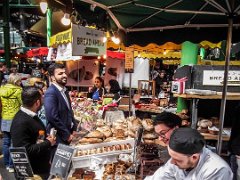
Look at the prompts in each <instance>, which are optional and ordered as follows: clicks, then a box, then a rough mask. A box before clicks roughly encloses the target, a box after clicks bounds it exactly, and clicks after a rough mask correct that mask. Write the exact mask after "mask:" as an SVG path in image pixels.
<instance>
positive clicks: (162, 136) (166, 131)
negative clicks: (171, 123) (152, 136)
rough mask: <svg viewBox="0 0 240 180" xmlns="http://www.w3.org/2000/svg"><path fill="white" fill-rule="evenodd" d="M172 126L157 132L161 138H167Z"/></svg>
mask: <svg viewBox="0 0 240 180" xmlns="http://www.w3.org/2000/svg"><path fill="white" fill-rule="evenodd" d="M171 129H172V128H169V129H168V130H162V131H160V132H159V133H156V134H157V135H158V136H159V137H161V138H166V134H167V133H168V132H169V131H170V130H171Z"/></svg>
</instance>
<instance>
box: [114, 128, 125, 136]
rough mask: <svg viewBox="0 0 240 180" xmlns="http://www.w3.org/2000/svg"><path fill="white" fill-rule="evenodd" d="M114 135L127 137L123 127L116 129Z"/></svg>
mask: <svg viewBox="0 0 240 180" xmlns="http://www.w3.org/2000/svg"><path fill="white" fill-rule="evenodd" d="M113 136H114V137H116V138H124V137H125V133H124V130H123V129H115V130H114V131H113Z"/></svg>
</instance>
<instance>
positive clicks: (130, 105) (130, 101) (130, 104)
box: [128, 73, 132, 117]
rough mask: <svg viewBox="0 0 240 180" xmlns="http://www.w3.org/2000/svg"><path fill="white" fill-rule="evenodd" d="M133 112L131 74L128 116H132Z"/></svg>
mask: <svg viewBox="0 0 240 180" xmlns="http://www.w3.org/2000/svg"><path fill="white" fill-rule="evenodd" d="M131 110H132V73H129V109H128V116H129V117H130V116H131Z"/></svg>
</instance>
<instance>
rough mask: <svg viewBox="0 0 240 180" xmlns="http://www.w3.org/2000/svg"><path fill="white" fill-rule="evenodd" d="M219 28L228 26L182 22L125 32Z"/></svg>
mask: <svg viewBox="0 0 240 180" xmlns="http://www.w3.org/2000/svg"><path fill="white" fill-rule="evenodd" d="M233 26H234V27H240V24H234V25H233ZM212 27H216V28H221V27H228V24H184V25H173V26H158V27H147V28H134V29H129V28H127V29H126V31H127V32H141V31H157V30H160V31H162V30H168V29H183V28H212Z"/></svg>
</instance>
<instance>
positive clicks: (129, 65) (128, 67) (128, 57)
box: [125, 47, 134, 73]
mask: <svg viewBox="0 0 240 180" xmlns="http://www.w3.org/2000/svg"><path fill="white" fill-rule="evenodd" d="M133 52H134V49H133V48H127V47H126V49H125V72H126V73H133V69H134V54H133Z"/></svg>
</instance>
